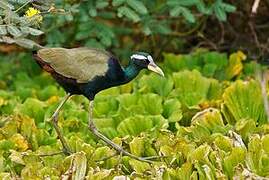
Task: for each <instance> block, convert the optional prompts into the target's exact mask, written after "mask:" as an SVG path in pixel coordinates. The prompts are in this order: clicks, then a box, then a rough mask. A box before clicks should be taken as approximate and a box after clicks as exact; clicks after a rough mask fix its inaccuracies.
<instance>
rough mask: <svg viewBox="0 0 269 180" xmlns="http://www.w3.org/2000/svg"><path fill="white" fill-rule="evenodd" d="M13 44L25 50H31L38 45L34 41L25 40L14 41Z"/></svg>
mask: <svg viewBox="0 0 269 180" xmlns="http://www.w3.org/2000/svg"><path fill="white" fill-rule="evenodd" d="M15 43H16V44H18V45H19V46H22V47H24V48H27V49H33V48H34V47H35V46H37V45H38V44H36V43H35V42H34V41H32V40H30V39H25V38H19V39H15Z"/></svg>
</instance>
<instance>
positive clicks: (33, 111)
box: [18, 98, 46, 124]
mask: <svg viewBox="0 0 269 180" xmlns="http://www.w3.org/2000/svg"><path fill="white" fill-rule="evenodd" d="M45 106H46V105H45V104H44V102H42V101H39V100H37V99H34V98H28V99H26V101H25V102H24V103H23V104H22V105H21V106H20V107H19V109H18V111H19V112H21V113H23V114H25V115H28V116H29V117H31V118H34V119H35V122H36V123H37V124H38V123H41V122H43V121H44V113H45V110H44V107H45Z"/></svg>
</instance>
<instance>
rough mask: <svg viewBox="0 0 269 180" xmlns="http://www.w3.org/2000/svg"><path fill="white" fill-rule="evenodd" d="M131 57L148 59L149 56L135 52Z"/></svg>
mask: <svg viewBox="0 0 269 180" xmlns="http://www.w3.org/2000/svg"><path fill="white" fill-rule="evenodd" d="M131 59H141V60H142V59H147V57H145V56H143V55H140V54H134V55H132V56H131Z"/></svg>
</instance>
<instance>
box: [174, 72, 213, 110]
mask: <svg viewBox="0 0 269 180" xmlns="http://www.w3.org/2000/svg"><path fill="white" fill-rule="evenodd" d="M173 79H174V83H175V89H174V91H173V92H172V96H174V97H178V98H179V100H180V102H181V103H182V104H184V105H186V106H187V107H189V108H191V107H195V106H196V105H198V104H199V103H202V102H203V101H205V100H206V99H207V94H208V91H209V87H210V80H209V79H207V78H205V77H203V76H202V75H201V74H200V72H199V71H197V70H193V71H182V72H178V73H173Z"/></svg>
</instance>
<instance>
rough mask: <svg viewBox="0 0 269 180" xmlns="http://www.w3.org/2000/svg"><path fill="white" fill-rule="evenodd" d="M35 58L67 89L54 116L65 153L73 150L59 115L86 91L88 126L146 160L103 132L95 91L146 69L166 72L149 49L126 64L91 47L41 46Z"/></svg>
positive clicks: (107, 141)
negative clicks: (95, 115) (97, 116)
mask: <svg viewBox="0 0 269 180" xmlns="http://www.w3.org/2000/svg"><path fill="white" fill-rule="evenodd" d="M33 58H34V59H35V61H36V62H37V63H38V64H39V66H40V67H41V68H42V69H43V70H45V71H47V72H48V73H50V74H51V76H52V77H53V78H54V79H55V80H56V81H57V82H58V84H59V85H60V86H62V87H63V89H64V90H65V91H66V96H65V97H64V98H63V99H62V100H61V101H60V103H59V105H58V107H57V108H56V110H55V111H54V113H53V115H52V117H51V120H52V124H53V126H54V128H55V130H56V133H57V135H58V138H59V140H60V142H61V144H62V147H63V152H64V153H66V154H71V151H70V148H69V146H68V144H67V142H66V140H65V138H64V136H63V135H62V133H61V130H60V128H59V126H58V115H59V112H60V110H61V109H62V107H63V106H64V104H65V103H66V101H67V100H68V99H69V98H70V97H71V96H72V95H83V96H85V97H86V98H87V99H88V100H89V120H88V128H89V130H90V131H91V132H92V133H93V134H94V135H95V136H96V137H98V138H100V139H101V140H102V141H104V142H105V143H107V144H108V145H110V146H111V147H112V148H114V149H115V150H116V151H118V152H119V153H121V154H124V155H127V156H130V157H132V158H134V159H137V160H141V161H147V160H146V159H145V158H143V157H137V156H135V155H133V154H131V153H129V152H127V151H125V150H124V149H123V148H122V147H121V146H119V145H117V144H115V143H114V142H112V141H111V140H110V139H109V138H107V137H106V136H105V135H103V134H102V133H100V132H99V131H98V129H97V127H96V126H95V124H94V122H93V108H94V98H95V96H96V94H98V93H99V92H100V91H102V90H105V89H108V88H111V87H114V86H119V85H122V84H126V83H128V82H130V81H131V80H133V79H134V78H135V77H136V76H137V75H138V74H139V72H140V71H141V70H143V69H148V70H150V71H153V72H155V73H157V74H159V75H161V76H164V73H163V71H162V69H161V68H160V67H158V66H157V65H156V63H155V62H154V60H153V58H152V56H151V55H150V54H149V53H146V52H134V53H133V54H132V55H131V56H130V59H129V63H128V65H127V66H126V67H123V66H121V64H120V61H119V60H118V58H117V57H115V56H114V55H113V54H111V53H110V52H108V51H105V50H102V49H95V48H88V47H78V48H70V49H68V48H62V47H52V48H46V47H42V48H41V49H39V50H36V51H34V52H33Z"/></svg>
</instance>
